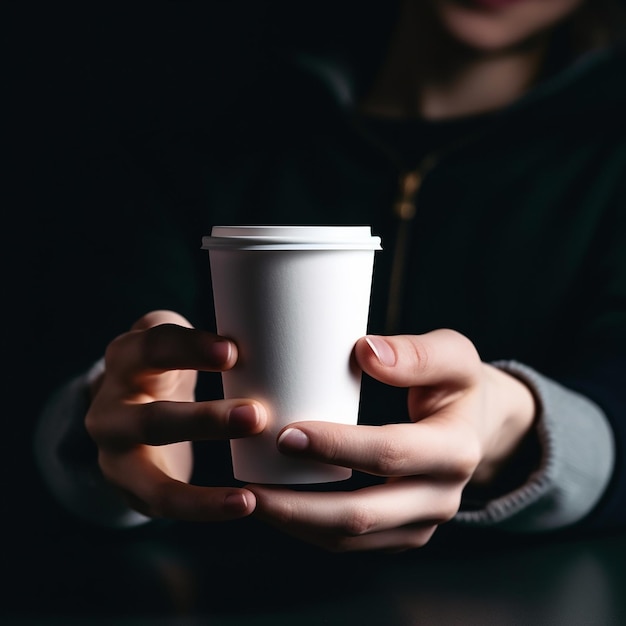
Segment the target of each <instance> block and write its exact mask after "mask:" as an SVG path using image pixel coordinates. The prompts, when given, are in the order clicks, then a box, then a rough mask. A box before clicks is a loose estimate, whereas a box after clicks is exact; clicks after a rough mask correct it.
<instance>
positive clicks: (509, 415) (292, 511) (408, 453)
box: [248, 330, 536, 551]
mask: <svg viewBox="0 0 626 626" xmlns="http://www.w3.org/2000/svg"><path fill="white" fill-rule="evenodd" d="M355 356H356V360H357V362H358V364H359V366H360V367H361V368H362V369H363V371H364V372H365V373H367V374H369V375H370V376H373V377H374V378H376V379H378V380H379V381H381V382H383V383H386V384H388V385H393V386H398V387H406V388H408V396H407V402H408V414H409V417H410V419H411V422H412V423H392V424H385V425H383V426H360V425H358V426H349V425H341V424H334V423H329V422H313V421H308V422H299V423H297V424H292V425H290V426H289V427H287V428H286V429H283V431H282V432H281V433H280V434H279V437H278V447H279V449H280V450H281V452H283V453H285V454H288V455H290V456H297V457H300V458H308V459H317V460H319V461H322V462H325V463H333V464H336V465H341V466H347V467H351V468H353V469H355V470H359V471H362V472H366V473H369V474H372V475H376V476H382V477H386V479H387V480H386V482H385V483H384V484H381V485H375V486H370V487H366V488H363V489H359V490H356V491H351V492H323V493H319V492H294V491H292V490H288V489H284V488H279V487H268V486H263V485H248V487H249V488H250V489H251V490H252V491H253V492H254V493H255V494H256V497H257V508H256V511H255V515H257V516H258V517H259V518H260V519H262V520H264V521H266V522H268V523H270V524H272V525H274V526H276V527H278V528H279V529H281V530H283V531H285V532H286V533H289V534H291V535H293V536H295V537H298V538H300V539H303V540H305V541H308V542H310V543H312V544H316V545H318V546H321V547H323V548H325V549H327V550H331V551H357V550H389V551H401V550H407V549H411V548H416V547H420V546H423V545H424V544H426V543H427V542H428V541H429V539H430V538H431V537H432V535H433V533H434V532H435V530H436V529H437V527H438V526H439V525H440V524H442V523H444V522H446V521H449V520H450V519H451V518H452V517H454V515H455V514H456V513H457V511H458V509H459V506H460V502H461V494H462V492H463V490H464V488H465V486H466V485H467V484H468V482H470V481H471V482H472V483H474V484H477V485H488V484H489V483H490V482H491V481H493V480H494V479H495V478H496V477H497V475H498V472H499V471H500V470H501V469H502V468H503V467H504V466H505V465H506V463H507V462H508V461H509V460H510V459H511V458H513V457H514V455H515V452H516V450H517V449H518V448H519V446H520V444H521V442H522V441H523V440H524V438H525V436H526V435H527V434H528V432H529V431H530V430H531V428H532V425H533V422H534V417H535V410H536V409H535V402H534V398H533V396H532V394H531V392H530V390H529V389H528V388H527V387H526V386H525V385H524V384H523V383H521V382H520V381H518V380H517V379H515V378H513V377H511V376H509V375H508V374H506V373H504V372H502V371H500V370H498V369H496V368H494V367H492V366H490V365H488V364H485V363H483V362H481V360H480V357H479V355H478V353H477V351H476V349H475V347H474V346H473V344H472V343H471V342H470V341H469V340H468V339H467V338H465V337H464V336H462V335H460V334H459V333H457V332H455V331H451V330H437V331H433V332H430V333H427V334H425V335H419V336H412V335H406V336H394V337H377V336H371V337H367V338H361V339H360V340H359V341H358V342H357V344H356V346H355ZM531 469H532V468H529V473H530V471H531Z"/></svg>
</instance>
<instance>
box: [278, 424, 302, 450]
mask: <svg viewBox="0 0 626 626" xmlns="http://www.w3.org/2000/svg"><path fill="white" fill-rule="evenodd" d="M278 447H279V448H281V449H287V450H306V449H307V448H308V447H309V437H308V435H307V434H306V433H303V432H302V431H301V430H298V429H297V428H288V429H287V430H285V431H283V434H282V435H281V436H280V437H279V438H278Z"/></svg>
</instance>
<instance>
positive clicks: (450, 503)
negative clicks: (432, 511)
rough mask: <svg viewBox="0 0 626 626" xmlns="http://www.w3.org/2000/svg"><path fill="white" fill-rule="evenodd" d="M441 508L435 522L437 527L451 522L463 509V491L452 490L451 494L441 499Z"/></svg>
mask: <svg viewBox="0 0 626 626" xmlns="http://www.w3.org/2000/svg"><path fill="white" fill-rule="evenodd" d="M440 504H441V508H440V510H439V512H438V515H437V516H436V519H435V520H434V521H435V522H436V523H437V525H439V524H445V523H446V522H449V521H450V520H451V519H452V518H453V517H454V516H455V515H456V514H457V513H458V512H459V508H460V507H461V490H457V489H454V490H451V491H450V493H449V494H448V495H446V496H444V497H442V498H441V502H440Z"/></svg>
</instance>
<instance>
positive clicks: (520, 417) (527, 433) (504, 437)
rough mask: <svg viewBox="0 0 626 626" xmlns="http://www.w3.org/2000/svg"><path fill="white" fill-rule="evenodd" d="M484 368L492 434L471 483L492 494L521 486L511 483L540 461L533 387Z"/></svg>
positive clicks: (491, 367) (518, 479)
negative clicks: (495, 491)
mask: <svg viewBox="0 0 626 626" xmlns="http://www.w3.org/2000/svg"><path fill="white" fill-rule="evenodd" d="M483 367H484V374H485V379H486V387H487V390H488V391H487V392H486V407H485V413H486V415H487V416H488V417H487V419H488V420H489V422H488V424H489V425H488V428H489V432H490V435H489V436H488V438H487V441H486V443H485V448H484V456H483V459H482V461H481V463H480V464H479V465H478V467H477V468H476V471H475V472H474V475H473V477H472V479H471V481H470V482H471V484H472V485H473V486H474V487H476V488H480V489H482V490H488V491H489V492H492V491H493V490H494V489H497V490H500V489H505V490H509V489H511V488H515V487H516V486H519V485H517V484H511V483H512V482H516V481H519V484H521V483H523V482H524V481H525V479H526V478H527V477H528V476H529V475H530V474H531V473H532V472H533V471H534V470H535V469H536V467H537V465H538V462H539V456H540V455H539V450H540V448H539V443H538V437H537V434H536V432H535V428H534V426H535V422H536V416H537V401H536V399H535V396H534V394H533V392H532V391H531V389H530V387H528V386H527V385H526V384H525V383H524V382H522V381H521V380H520V379H519V378H516V377H514V376H512V375H511V374H509V373H507V372H504V371H502V370H500V369H498V368H496V367H494V366H492V365H489V364H486V363H485V364H483ZM489 416H491V417H489ZM513 477H515V478H513ZM505 485H506V487H505Z"/></svg>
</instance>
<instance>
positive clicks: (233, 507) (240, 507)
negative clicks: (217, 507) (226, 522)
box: [224, 493, 248, 513]
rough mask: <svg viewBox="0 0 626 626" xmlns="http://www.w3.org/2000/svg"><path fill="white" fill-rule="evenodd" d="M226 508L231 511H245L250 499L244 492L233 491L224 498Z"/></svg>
mask: <svg viewBox="0 0 626 626" xmlns="http://www.w3.org/2000/svg"><path fill="white" fill-rule="evenodd" d="M224 508H225V509H226V510H227V511H229V512H230V513H243V512H244V511H246V510H247V508H248V500H247V499H246V496H244V495H243V493H231V494H229V495H227V496H226V497H225V498H224Z"/></svg>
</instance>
